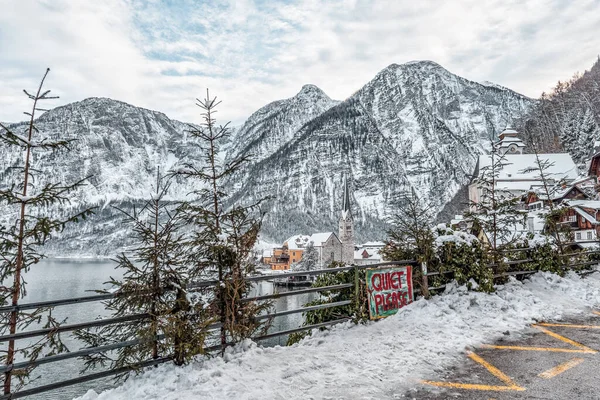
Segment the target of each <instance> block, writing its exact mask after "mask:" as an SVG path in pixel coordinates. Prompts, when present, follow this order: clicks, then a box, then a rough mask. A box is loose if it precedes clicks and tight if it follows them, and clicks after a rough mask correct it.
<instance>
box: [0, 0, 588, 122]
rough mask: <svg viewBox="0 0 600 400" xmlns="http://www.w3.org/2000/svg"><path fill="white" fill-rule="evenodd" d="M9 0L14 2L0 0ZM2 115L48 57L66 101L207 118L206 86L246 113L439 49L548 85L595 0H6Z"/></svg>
mask: <svg viewBox="0 0 600 400" xmlns="http://www.w3.org/2000/svg"><path fill="white" fill-rule="evenodd" d="M2 3H10V4H2ZM484 3H485V4H484ZM0 8H1V9H2V10H3V12H2V14H0V58H1V59H2V64H1V68H0V83H1V87H0V90H1V91H2V96H0V119H1V120H8V121H11V120H12V121H14V120H18V119H21V117H20V112H21V110H24V109H26V107H27V101H26V98H25V97H24V96H23V95H22V92H21V89H23V88H28V89H32V88H34V87H35V85H36V83H37V79H39V77H41V74H42V73H43V71H44V69H45V67H46V66H49V67H51V68H52V73H51V76H50V78H49V81H48V82H49V87H50V88H53V89H56V90H55V91H56V92H58V93H59V94H60V95H61V100H60V102H61V103H66V102H70V101H75V100H80V99H83V98H85V97H90V96H106V97H112V98H115V99H119V100H123V101H126V102H129V103H132V104H135V105H138V106H142V107H146V108H151V109H155V110H160V111H163V112H165V113H166V114H167V115H169V116H171V117H173V118H177V119H181V120H185V121H198V120H199V116H198V113H197V110H196V108H195V106H194V98H195V97H199V96H202V94H203V93H204V90H205V88H206V87H209V88H210V89H211V92H212V93H215V94H218V96H219V97H220V98H222V99H223V100H224V102H223V106H222V109H221V111H220V117H221V118H222V119H223V120H233V121H234V123H240V122H242V121H243V120H244V119H245V118H246V117H248V116H249V114H250V113H252V112H253V111H255V110H257V109H258V108H259V107H261V106H263V105H265V104H267V103H268V102H270V101H273V100H277V99H280V98H285V97H290V96H293V95H294V94H295V93H296V92H298V91H299V90H300V88H301V87H302V85H303V84H306V83H312V84H316V85H317V86H319V87H321V88H322V89H323V90H324V91H325V92H326V93H328V94H329V95H330V96H331V97H332V98H337V99H343V98H346V97H348V96H350V95H351V94H352V93H353V92H354V91H356V90H358V89H359V88H360V87H361V86H362V85H363V84H365V83H366V82H368V81H369V80H370V79H372V78H373V77H374V76H375V74H376V73H377V72H379V71H380V70H381V69H383V68H385V67H386V66H387V65H389V64H392V63H403V62H408V61H411V60H416V59H429V60H434V61H436V62H438V63H439V64H441V65H443V66H444V67H446V68H447V69H449V70H450V71H452V72H454V73H457V74H459V75H461V76H463V77H465V78H468V79H471V80H475V81H483V80H487V81H492V82H496V83H498V84H501V85H503V86H507V87H510V88H512V89H514V90H516V91H518V92H521V93H523V94H526V95H529V96H532V97H537V96H538V95H539V94H540V93H541V92H542V91H547V90H548V89H550V88H551V87H552V86H553V85H554V84H555V82H556V81H557V80H559V79H561V80H564V79H568V78H569V77H570V76H572V75H573V73H575V72H577V71H580V72H581V71H583V70H584V69H586V68H589V67H590V66H591V64H592V62H594V61H595V59H596V57H597V55H598V52H599V50H598V49H599V48H600V35H599V34H598V33H599V32H598V30H599V29H598V26H600V2H599V1H597V0H574V1H567V0H563V1H557V0H548V1H545V0H530V1H514V0H502V1H500V0H491V1H486V2H481V1H476V0H457V1H452V2H447V1H431V2H418V1H412V0H410V1H409V0H398V1H368V0H330V1H327V2H323V1H317V0H308V1H293V2H288V1H268V2H266V1H250V0H244V1H241V0H240V1H231V2H217V1H213V2H209V1H202V2H200V1H191V0H181V1H177V2H163V1H154V0H104V1H102V2H94V1H91V0H80V1H69V0H44V1H41V0H40V1H35V0H21V1H18V2H15V1H10V2H9V0H0Z"/></svg>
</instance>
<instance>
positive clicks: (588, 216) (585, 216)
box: [573, 207, 598, 225]
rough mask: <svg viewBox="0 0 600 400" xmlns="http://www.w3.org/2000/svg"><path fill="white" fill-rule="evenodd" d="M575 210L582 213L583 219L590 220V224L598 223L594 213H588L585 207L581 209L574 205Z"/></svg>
mask: <svg viewBox="0 0 600 400" xmlns="http://www.w3.org/2000/svg"><path fill="white" fill-rule="evenodd" d="M573 211H575V212H576V213H577V214H579V215H581V216H582V217H583V219H585V220H586V221H588V222H589V223H590V224H594V225H596V224H598V221H597V220H596V218H594V217H593V216H592V215H590V214H588V213H587V212H586V211H584V210H583V209H581V208H579V207H573Z"/></svg>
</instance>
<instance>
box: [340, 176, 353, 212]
mask: <svg viewBox="0 0 600 400" xmlns="http://www.w3.org/2000/svg"><path fill="white" fill-rule="evenodd" d="M351 215H352V213H351V212H350V189H349V187H348V178H347V177H346V176H344V198H343V199H342V218H344V219H346V218H348V216H351Z"/></svg>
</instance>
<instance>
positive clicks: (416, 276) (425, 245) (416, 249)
mask: <svg viewBox="0 0 600 400" xmlns="http://www.w3.org/2000/svg"><path fill="white" fill-rule="evenodd" d="M397 207H398V208H397V211H396V213H395V214H394V216H393V218H392V221H391V222H392V228H391V229H390V230H389V231H388V239H387V240H386V244H385V247H384V249H383V250H382V252H381V254H382V256H383V257H384V258H385V259H386V260H417V261H419V262H420V263H424V264H425V265H427V264H429V265H431V261H432V259H433V257H434V246H433V241H434V235H433V232H432V230H431V227H430V226H429V221H431V219H432V218H431V217H432V215H431V210H432V209H433V208H432V207H430V206H429V204H427V202H426V201H425V200H423V199H420V198H419V197H418V196H417V194H416V192H415V191H414V189H413V190H411V192H410V193H409V194H407V195H405V196H404V197H403V198H402V199H401V200H400V202H399V203H398V205H397ZM422 272H423V270H422V269H421V268H415V269H414V270H413V280H414V281H415V282H420V283H421V284H420V286H421V290H422V293H423V295H424V296H425V297H429V291H428V289H427V284H426V282H427V277H426V276H424V275H423V273H422Z"/></svg>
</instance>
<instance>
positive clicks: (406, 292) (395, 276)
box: [366, 265, 413, 319]
mask: <svg viewBox="0 0 600 400" xmlns="http://www.w3.org/2000/svg"><path fill="white" fill-rule="evenodd" d="M366 279H367V294H368V296H369V315H370V317H371V319H379V318H385V317H389V316H390V315H393V314H396V312H398V310H399V309H400V308H402V307H404V306H405V305H407V304H409V303H412V301H413V290H412V267H411V266H410V265H407V266H403V267H391V268H378V269H368V270H367V274H366Z"/></svg>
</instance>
